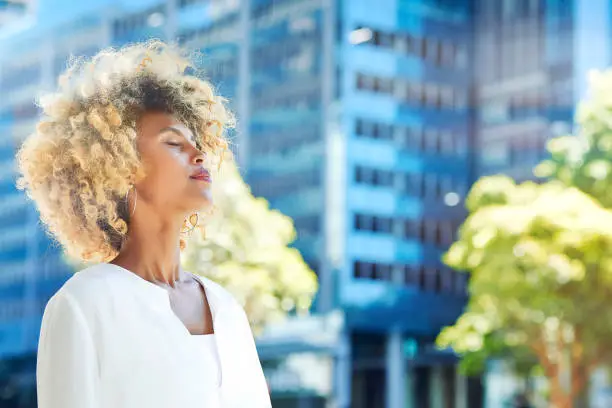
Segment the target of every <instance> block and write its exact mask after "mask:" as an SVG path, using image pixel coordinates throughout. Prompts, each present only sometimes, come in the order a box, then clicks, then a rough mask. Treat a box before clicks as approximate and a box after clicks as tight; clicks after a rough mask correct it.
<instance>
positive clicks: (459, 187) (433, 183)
mask: <svg viewBox="0 0 612 408" xmlns="http://www.w3.org/2000/svg"><path fill="white" fill-rule="evenodd" d="M354 180H355V183H357V184H362V185H368V186H373V187H387V188H393V189H394V190H395V191H397V192H399V193H401V194H406V195H409V196H413V197H420V198H431V199H436V200H437V199H443V200H444V201H445V204H446V205H448V206H450V207H454V206H456V205H457V204H459V201H460V199H461V197H464V196H465V194H466V193H467V182H466V181H465V180H462V179H457V178H456V177H453V176H450V175H446V174H438V173H407V172H400V171H396V172H394V171H390V170H383V169H377V168H374V167H366V166H356V167H355V173H354ZM449 195H451V197H449Z"/></svg>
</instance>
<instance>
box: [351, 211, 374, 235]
mask: <svg viewBox="0 0 612 408" xmlns="http://www.w3.org/2000/svg"><path fill="white" fill-rule="evenodd" d="M355 229H356V230H361V231H372V230H373V229H374V220H373V218H372V217H370V216H367V215H363V214H355Z"/></svg>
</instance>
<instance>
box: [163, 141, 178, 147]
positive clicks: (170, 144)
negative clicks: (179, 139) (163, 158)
mask: <svg viewBox="0 0 612 408" xmlns="http://www.w3.org/2000/svg"><path fill="white" fill-rule="evenodd" d="M166 144H167V145H169V146H175V147H180V146H181V144H180V143H176V142H166Z"/></svg>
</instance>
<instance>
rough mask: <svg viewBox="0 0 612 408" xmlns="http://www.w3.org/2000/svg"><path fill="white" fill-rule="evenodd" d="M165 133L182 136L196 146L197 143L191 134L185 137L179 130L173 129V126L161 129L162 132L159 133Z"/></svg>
mask: <svg viewBox="0 0 612 408" xmlns="http://www.w3.org/2000/svg"><path fill="white" fill-rule="evenodd" d="M167 131H170V132H172V133H175V134H177V135H179V136H183V137H184V138H185V139H188V140H190V141H191V142H193V143H194V144H195V145H197V144H198V141H197V140H196V138H195V136H194V135H193V134H192V133H191V132H189V135H186V134H185V133H183V132H182V131H181V130H179V129H177V128H175V127H174V126H168V127H165V128H163V129H162V130H160V131H159V133H164V132H167Z"/></svg>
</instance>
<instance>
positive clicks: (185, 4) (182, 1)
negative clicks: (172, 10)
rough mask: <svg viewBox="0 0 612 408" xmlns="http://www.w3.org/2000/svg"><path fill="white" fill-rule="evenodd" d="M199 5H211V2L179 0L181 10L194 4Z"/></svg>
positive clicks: (208, 0) (204, 0)
mask: <svg viewBox="0 0 612 408" xmlns="http://www.w3.org/2000/svg"><path fill="white" fill-rule="evenodd" d="M198 3H210V0H179V2H178V6H179V7H180V8H183V7H188V6H191V5H193V4H198Z"/></svg>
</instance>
